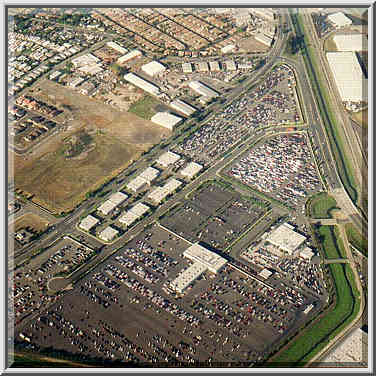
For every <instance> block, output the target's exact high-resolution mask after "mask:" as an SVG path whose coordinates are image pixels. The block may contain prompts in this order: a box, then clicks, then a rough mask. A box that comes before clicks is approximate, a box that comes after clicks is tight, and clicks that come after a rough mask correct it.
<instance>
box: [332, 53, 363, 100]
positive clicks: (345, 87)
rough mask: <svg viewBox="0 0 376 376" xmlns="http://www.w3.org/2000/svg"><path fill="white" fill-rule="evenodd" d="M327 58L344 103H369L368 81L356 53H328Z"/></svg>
mask: <svg viewBox="0 0 376 376" xmlns="http://www.w3.org/2000/svg"><path fill="white" fill-rule="evenodd" d="M326 57H327V59H328V62H329V66H330V69H331V70H332V72H333V76H334V80H335V82H336V84H337V87H338V91H339V93H340V96H341V99H342V101H343V102H362V101H367V99H368V95H367V92H368V90H367V80H366V79H365V77H364V74H363V71H362V68H361V66H360V64H359V61H358V59H357V57H356V54H355V52H328V53H327V54H326Z"/></svg>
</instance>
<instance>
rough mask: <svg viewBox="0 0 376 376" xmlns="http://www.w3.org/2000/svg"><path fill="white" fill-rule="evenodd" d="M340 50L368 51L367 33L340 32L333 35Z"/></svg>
mask: <svg viewBox="0 0 376 376" xmlns="http://www.w3.org/2000/svg"><path fill="white" fill-rule="evenodd" d="M333 41H334V43H335V44H336V46H337V50H338V51H354V52H355V51H368V40H367V37H366V35H365V34H339V35H335V36H334V37H333Z"/></svg>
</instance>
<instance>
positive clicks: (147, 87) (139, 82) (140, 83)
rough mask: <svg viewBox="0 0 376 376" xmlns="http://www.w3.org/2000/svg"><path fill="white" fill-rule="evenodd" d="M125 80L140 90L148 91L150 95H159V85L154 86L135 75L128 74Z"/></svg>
mask: <svg viewBox="0 0 376 376" xmlns="http://www.w3.org/2000/svg"><path fill="white" fill-rule="evenodd" d="M124 79H125V80H126V81H128V82H130V83H131V84H133V85H135V86H137V87H139V88H140V89H142V90H144V91H146V92H147V93H149V94H153V95H158V94H159V91H160V90H159V87H158V86H157V85H154V84H152V83H151V82H148V81H146V80H144V79H143V78H141V77H139V76H137V75H135V74H134V73H127V74H125V75H124Z"/></svg>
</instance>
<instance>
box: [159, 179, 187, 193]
mask: <svg viewBox="0 0 376 376" xmlns="http://www.w3.org/2000/svg"><path fill="white" fill-rule="evenodd" d="M182 184H183V183H182V182H181V181H179V180H178V179H175V178H172V179H170V180H169V181H168V182H167V183H166V184H165V185H164V186H163V188H164V189H165V190H167V191H168V192H169V193H172V192H174V191H175V190H177V189H178V188H179V187H180V186H181V185H182Z"/></svg>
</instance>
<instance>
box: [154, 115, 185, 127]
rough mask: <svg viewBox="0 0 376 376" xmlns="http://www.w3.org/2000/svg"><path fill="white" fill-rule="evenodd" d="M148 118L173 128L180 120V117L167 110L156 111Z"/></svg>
mask: <svg viewBox="0 0 376 376" xmlns="http://www.w3.org/2000/svg"><path fill="white" fill-rule="evenodd" d="M150 120H151V121H152V122H153V123H155V124H158V125H160V126H162V127H165V128H168V129H170V130H173V128H174V127H175V125H177V124H179V123H180V122H181V121H182V118H181V117H179V116H176V115H172V114H170V113H168V112H157V113H156V114H155V115H154V116H153V117H152V118H151V119H150Z"/></svg>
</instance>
